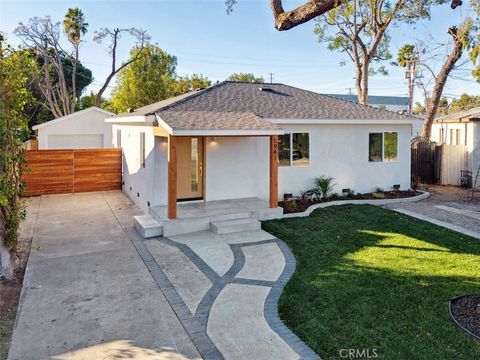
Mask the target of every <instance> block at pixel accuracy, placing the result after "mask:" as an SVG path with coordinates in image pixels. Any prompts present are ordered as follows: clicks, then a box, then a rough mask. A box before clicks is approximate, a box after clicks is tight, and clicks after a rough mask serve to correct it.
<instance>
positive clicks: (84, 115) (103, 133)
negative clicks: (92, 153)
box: [32, 106, 115, 150]
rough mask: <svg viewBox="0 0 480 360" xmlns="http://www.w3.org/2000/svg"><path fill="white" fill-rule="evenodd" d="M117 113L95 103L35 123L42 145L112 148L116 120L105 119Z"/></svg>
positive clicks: (41, 147)
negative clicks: (113, 127)
mask: <svg viewBox="0 0 480 360" xmlns="http://www.w3.org/2000/svg"><path fill="white" fill-rule="evenodd" d="M113 115H115V114H114V113H111V112H108V111H106V110H103V109H100V108H98V107H95V106H92V107H90V108H88V109H84V110H80V111H77V112H75V113H73V114H70V115H66V116H62V117H60V118H57V119H53V120H50V121H47V122H44V123H42V124H39V125H35V126H33V128H32V129H33V130H34V131H35V132H36V133H37V140H38V149H39V150H52V149H95V148H98V149H99V148H111V147H112V145H113V143H112V124H111V123H108V122H105V118H106V117H110V116H113Z"/></svg>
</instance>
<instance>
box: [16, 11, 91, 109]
mask: <svg viewBox="0 0 480 360" xmlns="http://www.w3.org/2000/svg"><path fill="white" fill-rule="evenodd" d="M71 10H72V12H75V11H74V9H71ZM69 13H70V11H69ZM69 13H67V15H66V18H65V26H64V33H65V35H66V36H67V39H68V41H69V43H70V44H71V45H72V46H73V49H71V48H70V49H66V48H64V46H63V41H62V38H61V34H62V31H61V29H60V22H53V21H52V19H51V18H50V17H49V16H47V17H44V18H39V17H34V18H31V19H30V20H29V22H28V23H27V24H23V23H19V25H18V26H17V28H16V29H15V33H16V34H17V36H18V37H19V38H20V39H21V40H22V42H23V45H24V47H25V48H26V49H31V50H32V51H34V52H35V53H36V54H37V56H38V58H39V61H40V63H41V65H42V69H43V71H42V73H41V74H40V76H39V77H38V80H37V84H38V87H39V89H40V91H41V93H42V95H43V97H44V98H45V99H46V102H47V103H48V107H49V109H50V111H51V112H52V114H53V115H54V116H55V117H56V118H58V117H61V116H64V115H68V114H71V113H72V112H74V111H75V105H76V102H77V97H78V95H79V94H77V89H78V88H77V86H76V82H77V67H78V64H79V60H78V44H79V43H80V41H81V36H83V35H84V34H85V32H86V27H87V25H88V24H86V23H85V21H84V18H83V14H82V13H81V11H80V10H78V12H77V14H78V15H79V17H77V18H75V19H73V18H72V16H71V15H72V14H70V15H69ZM80 15H81V16H80ZM70 18H71V19H70ZM75 21H77V24H76V25H75V24H74V22H75ZM66 68H67V69H68V70H67V71H66ZM69 82H70V84H72V85H71V86H70V87H69V86H68V84H69Z"/></svg>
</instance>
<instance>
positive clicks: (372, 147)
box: [368, 132, 398, 162]
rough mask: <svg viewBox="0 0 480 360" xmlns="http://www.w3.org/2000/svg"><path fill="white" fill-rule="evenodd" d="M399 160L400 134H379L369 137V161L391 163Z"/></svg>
mask: <svg viewBox="0 0 480 360" xmlns="http://www.w3.org/2000/svg"><path fill="white" fill-rule="evenodd" d="M397 159H398V133H397V132H378V133H370V134H369V136H368V161H370V162H382V161H384V162H390V161H397Z"/></svg>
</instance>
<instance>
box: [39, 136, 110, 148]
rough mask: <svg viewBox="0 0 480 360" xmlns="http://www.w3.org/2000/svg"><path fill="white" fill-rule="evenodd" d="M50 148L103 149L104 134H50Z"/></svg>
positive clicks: (48, 140)
mask: <svg viewBox="0 0 480 360" xmlns="http://www.w3.org/2000/svg"><path fill="white" fill-rule="evenodd" d="M47 143H48V144H47V148H48V149H101V148H103V134H91V135H49V136H48V139H47Z"/></svg>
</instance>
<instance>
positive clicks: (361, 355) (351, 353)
mask: <svg viewBox="0 0 480 360" xmlns="http://www.w3.org/2000/svg"><path fill="white" fill-rule="evenodd" d="M338 353H339V355H340V357H341V358H342V359H375V358H377V357H378V349H340V350H338Z"/></svg>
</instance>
